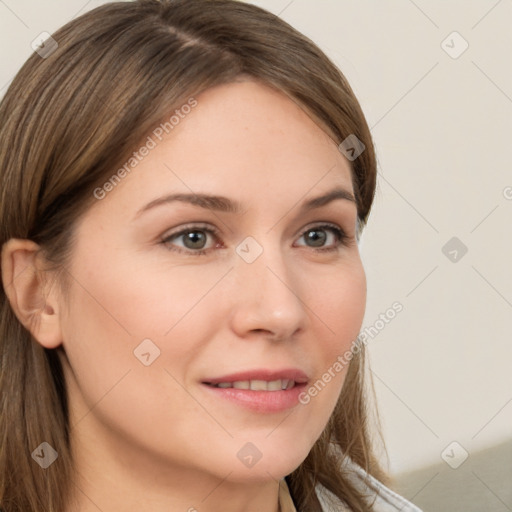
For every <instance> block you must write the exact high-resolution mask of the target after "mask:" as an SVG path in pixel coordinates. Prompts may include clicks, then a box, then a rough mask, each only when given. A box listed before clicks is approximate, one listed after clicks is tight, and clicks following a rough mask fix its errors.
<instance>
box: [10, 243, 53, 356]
mask: <svg viewBox="0 0 512 512" xmlns="http://www.w3.org/2000/svg"><path fill="white" fill-rule="evenodd" d="M39 250H40V246H39V245H37V244H36V243H35V242H32V241H31V240H22V239H17V238H11V239H10V240H9V241H8V242H6V243H5V244H4V245H3V246H2V260H1V265H2V283H3V286H4V290H5V293H6V295H7V299H8V300H9V302H10V304H11V307H12V309H13V311H14V313H15V315H16V316H17V318H18V320H19V321H20V322H21V323H22V324H23V325H24V327H25V328H26V329H27V330H29V331H30V332H31V333H32V336H33V337H34V338H35V339H36V341H38V342H39V343H40V344H41V345H42V346H43V347H45V348H49V349H50V348H57V347H58V346H59V345H60V344H61V343H62V335H61V334H62V331H61V326H60V318H59V303H58V294H57V286H56V283H55V275H54V274H53V273H50V272H48V271H44V270H43V265H42V261H41V259H42V258H41V257H40V254H38V251H39ZM51 276H54V277H51Z"/></svg>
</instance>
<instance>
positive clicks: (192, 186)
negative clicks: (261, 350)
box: [105, 80, 353, 211]
mask: <svg viewBox="0 0 512 512" xmlns="http://www.w3.org/2000/svg"><path fill="white" fill-rule="evenodd" d="M194 100H195V102H196V105H195V106H194V108H193V109H186V112H187V114H186V115H183V114H182V115H181V116H180V117H179V122H178V123H176V124H175V125H174V126H173V128H172V130H168V131H169V133H165V132H164V134H163V135H161V136H160V137H155V136H154V134H153V135H150V138H151V140H152V142H153V143H152V144H151V150H150V151H145V152H144V153H145V156H144V158H141V159H139V160H137V162H136V165H133V168H132V169H131V170H130V172H129V173H125V174H126V177H125V178H123V180H122V183H120V184H119V186H117V185H116V186H115V188H116V190H114V191H113V192H112V193H111V194H110V196H109V197H108V200H109V201H111V200H112V201H113V200H114V197H117V199H116V201H117V200H119V201H121V202H122V203H123V205H124V208H125V209H126V210H129V211H132V210H134V209H135V210H139V209H140V208H141V207H142V206H143V205H142V204H141V203H143V202H148V201H150V200H154V199H156V198H157V197H158V196H160V195H163V194H164V193H167V194H172V193H188V194H191V193H192V194H194V193H197V194H211V195H217V196H225V197H232V198H236V199H237V202H239V203H242V205H245V204H246V203H258V201H259V202H264V203H265V206H267V207H270V205H271V204H282V203H283V201H284V200H285V199H286V202H289V203H290V205H292V204H293V203H298V202H299V201H300V200H301V198H305V197H307V196H311V197H314V196H318V195H320V194H321V193H325V192H326V191H329V190H331V189H333V188H335V187H338V188H339V187H342V188H344V189H345V190H347V191H349V192H351V193H353V187H352V179H351V168H350V163H349V162H348V160H346V158H345V157H344V156H343V155H342V154H341V153H340V151H339V150H338V148H337V146H336V143H335V141H333V140H332V138H331V136H330V134H328V133H326V131H325V130H324V128H323V127H320V126H319V125H318V123H317V122H316V121H315V120H313V119H312V118H311V117H310V116H309V115H308V113H306V112H305V111H304V109H303V108H301V107H300V106H299V105H298V104H297V103H296V102H294V101H293V100H291V99H290V98H288V97H287V96H286V95H284V94H283V93H281V92H278V91H276V90H274V89H272V88H270V87H268V86H265V85H262V84H260V83H258V82H254V81H251V80H245V81H241V82H235V83H230V84H225V85H222V86H217V87H214V88H211V89H208V90H206V91H204V92H203V93H202V94H200V95H198V96H197V97H196V98H194ZM184 111H185V110H184ZM172 115H173V113H170V115H169V117H171V116H172ZM175 117H176V116H175ZM161 132H162V130H160V132H158V133H161ZM106 202H107V201H105V203H106Z"/></svg>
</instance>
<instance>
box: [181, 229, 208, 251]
mask: <svg viewBox="0 0 512 512" xmlns="http://www.w3.org/2000/svg"><path fill="white" fill-rule="evenodd" d="M204 238H205V237H204V233H201V232H200V231H189V232H188V233H187V234H186V236H185V239H186V240H187V241H188V242H191V244H192V247H190V246H188V245H187V244H185V245H187V247H188V248H189V249H202V247H203V245H204V242H205V240H204ZM201 242H202V243H203V245H201ZM198 243H199V246H198V245H197V244H198Z"/></svg>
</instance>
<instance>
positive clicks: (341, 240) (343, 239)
mask: <svg viewBox="0 0 512 512" xmlns="http://www.w3.org/2000/svg"><path fill="white" fill-rule="evenodd" d="M322 229H326V230H330V231H332V232H333V233H334V235H335V237H336V242H337V243H336V245H335V246H333V247H319V248H315V247H311V248H312V249H313V250H314V251H316V252H333V251H337V250H338V249H339V247H340V246H347V245H348V241H349V239H350V237H349V236H348V235H347V234H346V233H345V231H344V230H343V229H341V228H340V227H338V226H336V225H335V224H321V225H318V226H312V227H310V228H308V229H306V230H305V231H303V232H302V234H301V237H303V236H304V235H305V234H306V233H307V232H309V231H313V230H322ZM193 231H204V232H205V233H208V234H210V235H213V236H214V237H215V238H217V239H218V238H219V237H220V233H219V231H218V230H217V229H215V228H211V227H208V226H201V225H191V226H185V227H184V228H183V229H181V230H180V231H178V232H176V233H171V234H170V235H168V236H166V237H165V238H164V239H163V240H162V244H164V245H166V246H167V247H168V249H169V250H171V251H175V252H178V253H181V254H189V255H193V256H204V255H206V254H208V253H209V252H210V251H211V250H214V249H215V247H211V248H209V249H199V250H197V251H194V250H193V249H188V250H183V249H178V248H176V247H174V246H172V245H170V244H169V241H170V240H172V239H174V238H179V237H180V236H183V235H186V234H187V233H190V232H193ZM305 247H307V246H305Z"/></svg>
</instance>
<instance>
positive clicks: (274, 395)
mask: <svg viewBox="0 0 512 512" xmlns="http://www.w3.org/2000/svg"><path fill="white" fill-rule="evenodd" d="M308 381H309V379H308V377H307V375H306V374H305V373H304V372H303V371H301V370H298V369H289V370H280V371H273V370H266V369H261V370H253V371H246V372H238V373H236V374H231V375H224V376H222V377H216V378H211V379H206V380H204V381H202V382H201V384H203V385H204V388H205V389H207V390H209V393H210V396H212V397H217V399H220V400H222V401H223V402H225V401H227V402H228V403H231V404H233V405H234V406H237V407H242V408H245V409H250V410H252V411H254V412H258V413H277V412H281V411H284V410H286V409H290V408H291V407H294V406H296V405H297V404H298V402H299V395H300V394H301V393H302V392H303V391H304V389H305V388H306V385H307V383H308Z"/></svg>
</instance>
